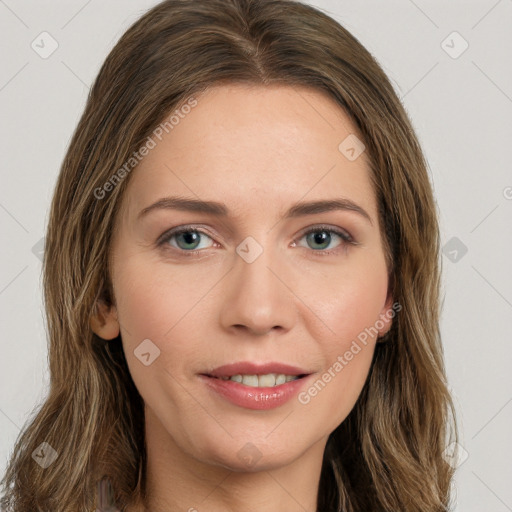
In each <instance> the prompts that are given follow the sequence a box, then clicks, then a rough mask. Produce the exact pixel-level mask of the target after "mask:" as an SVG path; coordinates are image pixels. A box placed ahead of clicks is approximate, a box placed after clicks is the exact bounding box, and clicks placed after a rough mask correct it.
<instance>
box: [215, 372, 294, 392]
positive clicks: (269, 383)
mask: <svg viewBox="0 0 512 512" xmlns="http://www.w3.org/2000/svg"><path fill="white" fill-rule="evenodd" d="M220 378H221V379H222V380H232V381H234V382H239V383H241V384H244V385H245V386H251V387H253V388H257V387H258V388H269V387H274V386H280V385H281V384H284V383H285V382H290V381H292V380H296V379H298V377H297V376H296V375H284V374H282V373H267V374H266V375H233V376H232V377H220Z"/></svg>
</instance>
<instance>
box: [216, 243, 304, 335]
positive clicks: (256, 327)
mask: <svg viewBox="0 0 512 512" xmlns="http://www.w3.org/2000/svg"><path fill="white" fill-rule="evenodd" d="M275 254H276V251H271V250H267V249H264V250H263V252H262V253H261V254H260V255H259V256H258V257H257V258H256V259H255V260H254V261H252V262H251V263H248V262H247V261H246V260H245V259H244V258H242V257H240V256H239V255H238V254H236V256H235V261H234V264H233V268H232V269H231V271H230V272H228V275H227V276H226V280H225V287H224V289H223V293H222V298H223V299H222V306H221V314H220V320H221V323H222V326H223V327H224V329H226V330H228V331H232V332H236V331H240V333H244V334H246V335H253V336H257V335H265V334H270V333H272V332H273V331H282V333H284V332H287V331H289V330H290V329H291V328H292V326H293V325H294V322H295V321H296V315H297V312H298V308H297V305H296V304H295V300H294V299H295V295H294V293H293V291H292V290H293V283H291V282H290V280H291V275H290V272H289V268H288V272H287V271H286V270H285V265H284V263H285V262H284V261H277V259H276V255H275Z"/></svg>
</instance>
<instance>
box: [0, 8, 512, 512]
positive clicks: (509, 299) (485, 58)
mask: <svg viewBox="0 0 512 512" xmlns="http://www.w3.org/2000/svg"><path fill="white" fill-rule="evenodd" d="M310 3H312V4H313V5H315V6H317V7H319V8H321V9H323V10H325V11H327V12H328V13H329V14H331V15H332V16H333V17H334V18H335V19H337V20H338V21H339V22H340V23H342V24H343V25H344V26H345V27H346V28H347V29H349V30H350V31H351V32H352V33H353V34H354V35H355V36H356V37H358V38H359V40H360V41H361V42H362V43H363V44H364V45H365V46H366V47H367V48H368V49H369V50H370V51H371V52H372V53H373V54H374V55H375V56H376V58H377V60H378V61H379V62H380V64H381V65H382V66H383V68H384V70H385V71H386V72H387V74H388V76H389V77H390V78H391V80H392V82H393V84H394V85H395V88H396V90H397V92H398V94H399V95H400V97H401V98H402V99H403V102H404V104H405V106H406V108H407V111H408V112H409V115H410V116H411V118H412V121H413V124H414V126H415V128H416V130H417V133H418V135H419V138H420V141H421V143H422V145H423V148H424V150H425V153H426V156H427V159H428V161H429V165H430V170H431V174H432V179H433V183H434V186H435V194H436V198H437V201H438V205H439V210H440V220H441V229H442V237H443V245H445V244H448V245H447V246H446V250H445V254H444V255H443V257H442V259H443V272H444V274H443V283H444V284H443V296H444V312H443V318H442V334H443V339H444V346H445V354H446V364H447V368H448V377H449V381H450V385H451V388H452V390H453V393H454V396H455V399H456V403H457V408H458V410H459V421H460V426H461V433H462V444H463V447H464V450H465V452H467V455H468V457H467V460H465V461H464V462H463V463H462V464H461V465H460V466H459V468H458V471H457V478H456V490H457V496H458V507H457V511H459V512H461V511H464V512H481V511H483V510H485V511H496V512H506V511H507V510H510V511H512V486H511V485H510V482H512V465H511V462H510V457H511V455H512V450H511V448H512V439H511V437H510V431H511V428H510V427H511V425H512V403H511V402H512V385H511V384H512V372H511V370H510V368H511V363H512V343H511V338H512V336H511V333H512V273H511V271H510V264H511V261H512V257H511V256H512V236H511V231H512V230H511V224H512V223H511V220H512V171H511V169H512V168H511V163H512V158H511V156H512V155H511V146H512V68H511V62H512V0H499V1H496V0H478V1H476V0H473V1H462V0H458V1H455V0H451V1H450V2H446V1H426V0H415V1H413V0H393V1H387V2H383V1H377V0H372V1H368V0H366V1H364V2H363V1H356V0H352V1H341V0H331V1H328V0H316V1H313V2H310ZM155 4H156V2H155V1H150V0H128V1H126V0H125V1H119V0H118V1H116V2H100V1H99V0H89V1H86V0H72V1H69V0H66V1H64V0H59V1H57V0H52V1H46V2H40V1H36V0H30V1H29V0H0V44H1V48H2V53H1V58H2V63H1V66H0V109H1V119H2V123H1V133H0V144H1V146H0V154H1V155H2V158H1V164H0V169H1V173H2V175H1V184H2V185H1V189H0V222H1V237H2V241H1V247H2V250H1V265H0V315H1V325H2V339H1V356H0V386H1V388H0V390H1V395H0V432H1V436H0V464H1V467H0V471H1V472H2V474H3V472H4V468H5V463H6V461H7V457H8V455H9V453H10V450H11V449H12V446H13V444H14V441H15V438H16V436H17V435H18V433H19V429H20V428H21V427H22V426H23V425H24V423H25V422H26V421H27V420H28V419H29V417H30V416H31V413H32V411H33V408H34V407H35V405H36V404H38V403H39V401H40V400H42V399H43V397H44V396H45V393H46V390H47V384H48V372H47V367H46V365H47V360H46V357H47V352H46V335H45V327H44V321H43V309H42V300H41V281H40V277H41V262H40V259H39V257H38V255H39V254H40V250H41V246H40V244H41V239H42V237H43V236H44V232H45V226H46V221H47V212H48V207H49V204H50V199H51V195H52V192H53V187H54V184H55V180H56V177H57V174H58V171H59V167H60V164H61V162H62V159H63V157H64V154H65V150H66V148H67V145H68V143H69V139H70V137H71V134H72V132H73V130H74V128H75V126H76V123H77V121H78V119H79V116H80V114H81V112H82V110H83V107H84V104H85V100H86V97H87V93H88V88H89V86H90V84H91V83H92V81H93V79H94V77H95V76H96V74H97V72H98V71H99V68H100V66H101V64H102V62H103V60H104V59H105V57H106V55H107V54H108V52H109V51H110V49H111V48H112V46H113V45H114V44H115V42H116V41H117V40H118V38H119V37H120V36H121V34H122V33H123V32H124V31H125V30H126V29H127V28H128V27H129V25H131V24H132V23H133V22H134V21H135V20H136V19H137V18H138V17H139V16H140V15H141V14H142V13H143V12H145V11H146V10H147V9H148V8H150V7H152V6H153V5H155ZM43 31H47V32H48V33H49V34H51V37H52V38H54V39H55V40H56V41H57V43H58V48H57V50H56V51H55V52H54V53H53V54H52V55H50V56H49V57H48V58H46V59H43V58H41V56H40V55H39V54H38V53H36V51H34V49H32V47H31V44H32V42H33V41H35V42H34V45H36V44H38V45H39V47H36V48H39V51H43V46H44V48H45V49H46V51H47V50H48V49H49V48H51V46H50V43H51V41H50V40H49V39H48V38H47V37H48V36H40V34H41V32H43ZM454 31H456V32H458V33H459V34H460V36H459V35H457V34H453V32H454ZM41 38H46V39H44V42H43V43H42V42H41ZM443 41H444V43H443ZM466 43H467V44H468V45H469V46H468V48H467V49H466V50H465V51H464V52H463V53H461V51H462V50H463V49H464V47H465V44H466ZM459 54H460V55H459ZM454 237H455V238H454ZM464 247H466V248H467V253H464V250H465V249H464Z"/></svg>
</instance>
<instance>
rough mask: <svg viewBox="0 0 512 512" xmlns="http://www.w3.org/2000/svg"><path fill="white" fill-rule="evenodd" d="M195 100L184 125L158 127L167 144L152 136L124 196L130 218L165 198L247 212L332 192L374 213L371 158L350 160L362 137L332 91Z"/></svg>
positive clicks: (261, 90)
mask: <svg viewBox="0 0 512 512" xmlns="http://www.w3.org/2000/svg"><path fill="white" fill-rule="evenodd" d="M196 100H197V104H196V106H194V107H193V108H191V109H190V110H187V113H186V114H182V115H181V116H179V118H177V117H176V118H175V119H179V122H178V123H176V124H173V125H172V126H170V125H167V130H160V131H161V132H162V135H160V139H161V140H159V139H158V138H156V137H154V136H153V139H154V141H155V145H154V147H153V149H151V150H150V151H149V152H148V154H147V155H146V156H145V157H144V158H143V159H142V161H141V162H140V163H139V164H138V166H137V167H136V169H134V171H133V175H132V176H131V180H130V184H129V186H128V188H127V190H126V192H125V196H126V197H125V198H124V206H125V208H126V209H127V210H128V214H129V215H130V216H132V217H133V216H134V215H136V214H137V213H138V212H139V211H140V210H141V209H142V208H144V207H146V206H147V205H148V203H150V202H152V201H156V200H158V199H159V198H161V197H163V196H165V195H166V194H174V195H176V194H179V195H183V196H187V197H199V198H201V199H215V200H219V199H220V200H222V201H224V202H226V203H227V204H230V203H231V205H232V206H233V207H234V208H240V209H242V208H243V209H245V210H247V209H248V208H249V209H250V208H251V207H258V208H261V204H262V201H263V203H264V204H268V205H269V206H271V205H276V206H279V207H281V206H282V205H283V204H284V203H290V204H291V203H293V202H296V201H298V200H300V199H301V198H302V197H304V196H308V197H307V199H310V200H312V199H316V198H317V196H318V198H320V197H322V198H323V197H325V195H326V194H328V195H329V196H333V195H334V196H336V195H340V196H345V197H347V196H352V197H351V198H352V199H354V200H359V201H361V202H366V207H367V208H369V209H370V210H371V209H372V204H371V203H372V201H373V198H372V197H367V196H368V195H369V194H370V195H371V184H370V180H369V171H368V162H367V155H366V154H365V152H364V151H363V153H362V154H361V155H360V156H359V157H358V158H356V159H355V160H351V159H349V158H347V155H346V153H344V152H343V150H344V149H345V146H346V145H347V143H346V141H347V140H348V141H349V142H350V141H352V140H354V139H352V138H353V137H357V139H355V140H356V141H357V140H358V139H361V137H360V135H359V134H358V132H357V130H356V128H355V126H354V124H353V122H352V121H351V119H350V118H349V117H348V115H347V114H346V113H345V112H344V111H343V109H342V108H341V107H340V106H339V105H338V104H337V103H336V102H335V101H334V100H333V99H331V98H329V97H328V96H327V95H326V94H324V93H322V92H320V91H316V90H313V89H309V88H297V87H291V86H282V85H280V86H272V87H268V86H252V85H251V86H249V85H244V84H230V85H223V86H218V87H214V88H212V89H210V90H208V91H207V92H206V93H203V94H201V95H198V96H196ZM166 119H167V118H166ZM356 149H358V148H356ZM365 197H366V198H365Z"/></svg>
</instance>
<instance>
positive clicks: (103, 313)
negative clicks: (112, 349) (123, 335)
mask: <svg viewBox="0 0 512 512" xmlns="http://www.w3.org/2000/svg"><path fill="white" fill-rule="evenodd" d="M89 324H90V326H91V329H92V330H93V332H94V333H95V334H96V335H98V336H99V337H100V338H102V339H104V340H112V339H114V338H117V336H119V321H118V319H117V309H116V307H115V306H108V305H107V304H106V303H105V301H103V300H101V299H100V300H98V301H97V302H96V304H95V305H94V308H93V312H92V314H91V317H90V320H89Z"/></svg>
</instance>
